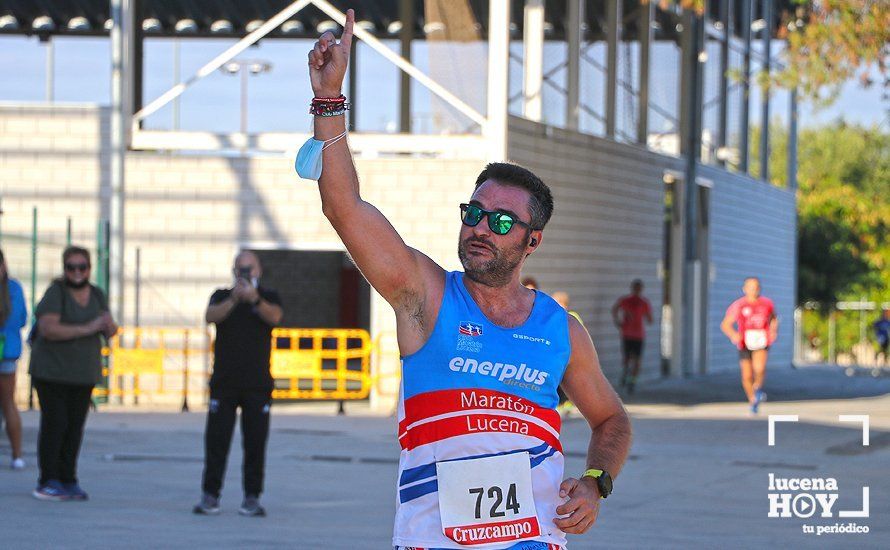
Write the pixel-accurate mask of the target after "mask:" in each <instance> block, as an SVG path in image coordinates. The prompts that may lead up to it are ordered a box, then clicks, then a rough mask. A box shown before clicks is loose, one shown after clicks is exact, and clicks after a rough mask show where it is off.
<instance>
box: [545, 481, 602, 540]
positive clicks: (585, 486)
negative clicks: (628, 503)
mask: <svg viewBox="0 0 890 550" xmlns="http://www.w3.org/2000/svg"><path fill="white" fill-rule="evenodd" d="M559 496H561V497H563V498H565V497H569V500H568V502H566V503H565V504H562V505H561V506H559V507H557V508H556V513H557V514H559V515H561V516H564V515H566V514H568V517H564V518H556V519H554V523H556V526H557V527H559V528H560V529H562V530H563V531H565V532H566V533H571V534H573V535H580V534H583V533H586V532H587V530H588V529H590V527H591V526H592V525H593V524H594V522H596V517H597V515H598V514H599V511H600V491H599V487H598V486H597V484H596V480H595V479H593V478H592V477H589V476H588V477H582V478H581V479H580V480H578V479H575V478H572V477H570V478H568V479H567V480H565V481H563V482H562V485H560V486H559Z"/></svg>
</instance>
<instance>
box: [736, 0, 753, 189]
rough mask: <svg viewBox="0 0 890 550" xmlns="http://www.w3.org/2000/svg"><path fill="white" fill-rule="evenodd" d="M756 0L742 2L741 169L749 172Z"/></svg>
mask: <svg viewBox="0 0 890 550" xmlns="http://www.w3.org/2000/svg"><path fill="white" fill-rule="evenodd" d="M753 1H754V0H741V2H742V21H741V25H740V26H741V29H742V40H743V41H744V43H745V48H744V49H745V53H744V58H743V60H742V104H741V108H742V109H741V111H742V112H741V121H740V124H739V125H740V129H739V171H740V172H742V173H743V174H747V173H748V141H749V140H748V131H749V130H750V128H749V126H750V124H751V121H750V118H751V117H750V97H749V96H750V95H751V17H752V15H753V14H752V9H751V7H752V5H751V3H752V2H753Z"/></svg>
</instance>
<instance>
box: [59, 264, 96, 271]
mask: <svg viewBox="0 0 890 550" xmlns="http://www.w3.org/2000/svg"><path fill="white" fill-rule="evenodd" d="M89 268H90V264H65V271H86V270H87V269H89Z"/></svg>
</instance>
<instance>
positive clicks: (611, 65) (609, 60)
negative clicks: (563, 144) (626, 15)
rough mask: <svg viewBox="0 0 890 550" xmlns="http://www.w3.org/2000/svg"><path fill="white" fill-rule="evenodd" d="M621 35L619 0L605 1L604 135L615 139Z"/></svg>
mask: <svg viewBox="0 0 890 550" xmlns="http://www.w3.org/2000/svg"><path fill="white" fill-rule="evenodd" d="M620 37H621V0H608V2H607V3H606V43H607V53H606V136H608V137H610V138H612V139H615V119H616V118H617V115H618V113H617V112H616V110H617V105H618V41H619V40H620Z"/></svg>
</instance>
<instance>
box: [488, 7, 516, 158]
mask: <svg viewBox="0 0 890 550" xmlns="http://www.w3.org/2000/svg"><path fill="white" fill-rule="evenodd" d="M509 69H510V2H509V0H489V2H488V110H487V113H486V117H487V121H486V123H485V129H484V133H485V139H486V141H487V142H488V157H489V159H491V160H504V159H506V158H507V102H508V101H509V95H508V94H509V90H508V85H509V77H510V71H509Z"/></svg>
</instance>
